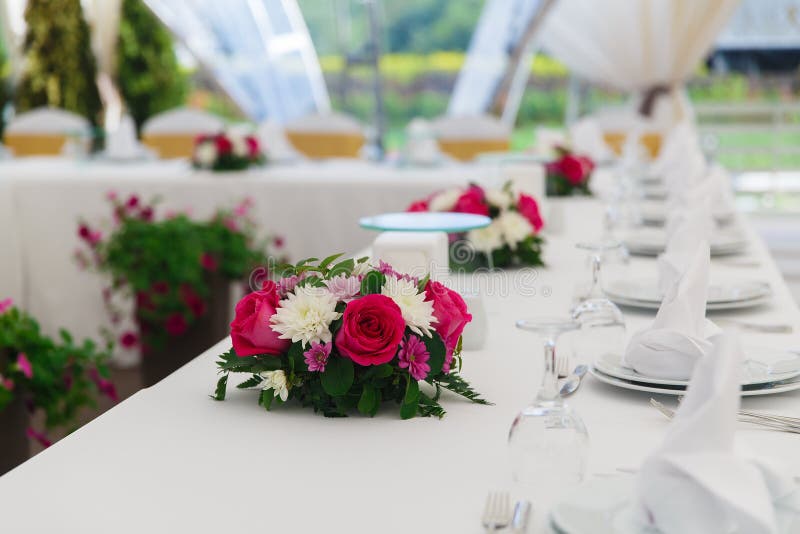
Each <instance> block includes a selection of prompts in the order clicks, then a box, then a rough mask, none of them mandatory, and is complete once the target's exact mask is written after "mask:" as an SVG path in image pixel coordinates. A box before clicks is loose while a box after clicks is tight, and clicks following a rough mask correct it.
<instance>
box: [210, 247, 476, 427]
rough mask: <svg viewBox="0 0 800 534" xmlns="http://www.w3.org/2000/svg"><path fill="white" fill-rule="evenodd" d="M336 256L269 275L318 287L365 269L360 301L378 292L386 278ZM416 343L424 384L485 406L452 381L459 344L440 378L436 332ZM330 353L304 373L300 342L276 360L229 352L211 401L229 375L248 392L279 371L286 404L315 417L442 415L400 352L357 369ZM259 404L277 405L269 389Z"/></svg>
mask: <svg viewBox="0 0 800 534" xmlns="http://www.w3.org/2000/svg"><path fill="white" fill-rule="evenodd" d="M340 256H341V254H336V255H333V256H329V257H327V258H325V259H323V260H322V261H318V260H317V259H316V258H309V259H306V260H302V261H299V262H297V263H296V264H294V265H292V264H288V263H285V264H281V265H277V266H275V267H274V269H272V273H273V275H278V276H281V277H290V276H298V275H305V276H307V278H305V279H304V280H302V281H300V282H299V283H298V285H301V284H306V285H307V284H313V285H315V286H322V285H323V281H324V280H328V279H330V278H332V277H334V276H338V275H340V274H344V275H346V276H356V274H354V271H355V270H356V269H358V271H357V272H359V273H363V272H364V270H365V269H368V270H367V272H366V273H364V277H363V280H362V285H361V292H362V296H363V295H366V294H374V293H376V292H379V291H380V287H381V286H382V285H383V283H384V282H385V278H386V275H384V274H382V273H380V272H378V271H377V270H375V269H374V268H372V267H370V266H368V265H366V262H367V260H368V258H359V259H357V260H354V259H345V260H341V261H337V260H339V258H340ZM419 287H420V289H419V290H420V291H422V289H421V288H422V287H424V286H423V281H420V285H419ZM336 310H337V311H338V312H340V313H341V312H344V311H345V305H344V304H343V303H339V306H337V308H336ZM340 327H341V319H338V320H336V321H333V323H331V325H330V331H331V334H332V336H333V338H334V339H335V338H336V335H337V332H338V331H339V328H340ZM405 335H406V336H409V335H412V332H411V330H410V329H408V328H406V332H405ZM420 337H421V339H422V340H423V342H424V343H425V347H426V348H427V350H428V354H429V359H428V365H429V366H430V371H429V373H428V375H427V377H426V378H425V381H426V382H427V383H429V384H431V385H432V386H433V387H434V388H436V389H437V390H438V389H441V388H444V389H449V390H451V391H454V392H455V393H458V394H459V395H462V396H464V397H466V398H467V399H469V400H471V401H473V402H476V403H480V404H487V402H486V401H485V400H483V399H481V398H480V396H479V395H478V394H477V393H476V392H475V391H474V390H472V389H471V388H470V387H469V385H468V384H467V382H466V381H464V380H463V379H462V378H460V377H458V376H457V373H458V372H459V370H460V364H461V356H460V353H461V344H460V343H459V344H458V346H457V347H456V349H455V351H454V354H453V365H451V370H450V372H449V373H445V372H444V371H443V370H442V367H443V364H444V360H445V355H446V349H445V344H444V341H443V340H442V338H441V337H440V336H439V334H438V333H435V332H434V333H433V336H432V337H428V336H420ZM329 343H331V342H329ZM330 348H331V350H330V355H329V357H328V359H327V362H326V363H325V369H324V370H322V371H320V372H317V371H311V370H309V368H308V366H307V365H306V363H305V360H304V356H303V353H304V351H305V350H307V349H308V346H305V347H304V346H303V345H302V343H301V342H299V341H298V342H295V343H292V344H291V345H290V347H289V349H288V350H287V351H286V352H285V353H283V354H281V355H279V356H275V355H268V354H264V355H255V356H246V357H242V358H240V357H238V356H237V355H236V352H235V350H234V349H231V350H229V351H228V352H226V353H225V354H222V355H221V356H220V359H219V361H218V362H217V367H218V369H219V372H220V373H222V375H223V376H222V378H220V379H219V381H218V383H217V388H216V390H215V393H214V394H213V395H211V396H212V397H213V398H215V399H217V400H224V399H225V394H226V388H227V376H228V374H229V373H245V374H248V375H249V376H248V378H247V379H245V380H244V381H243V382H242V383H240V384H239V387H240V388H251V387H258V386H259V384H260V383H261V377H260V376H259V373H261V372H263V371H279V372H282V373H283V374H284V377H285V379H286V384H287V388H288V390H289V392H288V398H287V400H288V399H295V400H296V401H298V402H299V403H300V404H302V405H303V406H307V407H311V408H313V409H314V411H315V412H318V413H321V414H323V415H324V416H326V417H345V416H347V415H348V414H349V413H351V412H353V411H355V410H357V411H358V412H359V413H361V414H362V415H365V416H368V417H372V416H374V415H375V414H377V413H378V410H379V409H380V406H381V404H382V403H385V402H390V401H391V402H394V403H395V404H397V405H399V407H400V410H399V411H400V417H401V418H402V419H409V418H411V417H414V416H417V415H420V416H424V417H431V416H434V417H442V416H443V415H444V413H445V412H444V409H443V408H442V407H441V406H440V405H439V403H438V402H437V398H432V397H430V396H428V395H426V394H425V393H424V392H423V391H421V390H420V384H419V382H418V381H417V380H416V379H414V378H413V377H412V376H411V375H410V373H409V371H408V369H403V368H401V367H400V366H399V365H398V364H399V357H398V355H397V351H399V346H398V347H397V349H396V351H395V355H394V357H393V358H392V359H391V360H390V361H389V362H388V363H382V364H379V365H368V366H362V365H359V364H357V363H355V362H354V361H353V360H351V359H350V358H348V357H346V356H344V355H342V354H340V353H339V351H338V348H337V346H336V344H335V343H334V344H333V346H332V347H330ZM258 402H259V405H261V406H264V407H265V408H266V409H269V408H270V407H271V405H272V403H273V402H276V401H274V392H273V391H272V390H271V389H269V390H266V391H262V392H261V393H260V395H259V401H258ZM277 402H279V403H280V402H282V401H280V400H279V401H277Z"/></svg>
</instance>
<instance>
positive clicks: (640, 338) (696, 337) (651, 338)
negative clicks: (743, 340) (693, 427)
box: [625, 241, 719, 380]
mask: <svg viewBox="0 0 800 534" xmlns="http://www.w3.org/2000/svg"><path fill="white" fill-rule="evenodd" d="M710 263H711V254H710V249H709V246H708V243H707V242H705V241H704V242H702V243H700V245H699V246H698V247H697V249H696V250H695V252H694V255H693V256H692V260H691V261H690V262H689V265H688V267H687V268H686V270H685V271H684V272H683V274H682V275H681V277H680V278H679V279H678V280H676V282H675V283H674V284H673V285H672V287H671V288H670V289H669V291H668V292H667V293H666V295H665V296H664V299H663V300H662V301H661V306H660V307H659V309H658V313H657V314H656V318H655V320H654V321H653V324H652V326H650V327H649V328H646V329H644V330H641V331H640V332H637V333H636V334H634V335H633V337H632V338H631V340H630V342H629V343H628V347H627V348H626V350H625V364H626V365H627V366H628V367H631V368H633V369H634V370H635V371H636V372H638V373H641V374H643V375H646V376H650V377H653V378H663V379H669V380H688V379H689V377H690V376H691V375H692V370H693V369H694V367H695V365H696V364H697V362H698V360H700V359H702V358H703V356H704V355H705V354H707V353H708V351H709V350H711V345H712V344H711V341H709V339H708V338H709V337H712V336H714V335H716V334H717V333H719V329H718V328H717V327H716V325H714V323H712V322H711V321H707V320H706V319H705V314H706V298H707V292H708V270H709V265H710Z"/></svg>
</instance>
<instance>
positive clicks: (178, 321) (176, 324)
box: [164, 313, 189, 336]
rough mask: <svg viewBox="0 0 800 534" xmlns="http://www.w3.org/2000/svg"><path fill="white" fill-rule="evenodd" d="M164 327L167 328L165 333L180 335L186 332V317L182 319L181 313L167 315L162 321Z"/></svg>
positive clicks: (187, 326)
mask: <svg viewBox="0 0 800 534" xmlns="http://www.w3.org/2000/svg"><path fill="white" fill-rule="evenodd" d="M164 328H166V329H167V333H168V334H169V335H171V336H180V335H183V334H184V333H186V330H187V329H188V328H189V325H188V324H186V319H184V317H183V314H181V313H173V314H172V315H170V316H169V317H167V322H166V323H164Z"/></svg>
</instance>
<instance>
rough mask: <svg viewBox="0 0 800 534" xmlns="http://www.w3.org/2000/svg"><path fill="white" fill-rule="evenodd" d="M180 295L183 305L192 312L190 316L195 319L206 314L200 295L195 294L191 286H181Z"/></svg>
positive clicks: (204, 304)
mask: <svg viewBox="0 0 800 534" xmlns="http://www.w3.org/2000/svg"><path fill="white" fill-rule="evenodd" d="M180 294H181V300H183V303H184V304H186V306H188V307H189V309H190V310H192V314H193V315H194V316H195V317H200V316H201V315H203V314H205V313H206V303H205V301H204V300H203V299H202V298H200V295H198V294H197V293H195V291H194V289H192V286H190V285H188V284H182V285H181V287H180Z"/></svg>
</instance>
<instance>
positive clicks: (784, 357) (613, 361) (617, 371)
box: [594, 346, 800, 387]
mask: <svg viewBox="0 0 800 534" xmlns="http://www.w3.org/2000/svg"><path fill="white" fill-rule="evenodd" d="M744 353H745V355H746V358H747V361H748V362H759V363H760V364H763V365H759V364H758V363H747V364H745V365H744V366H743V371H744V372H743V373H742V374H743V376H742V385H743V386H749V385H755V384H766V383H769V382H777V381H784V380H789V379H791V378H795V377H797V376H800V356H798V355H797V354H794V353H792V352H786V351H783V350H775V349H768V348H764V347H751V346H745V347H744ZM792 362H794V363H792ZM778 363H779V364H780V367H781V369H784V371H783V372H774V373H770V374H767V372H766V371H767V368H768V367H769V366H772V365H775V364H778ZM594 366H595V368H596V369H597V370H598V371H600V372H601V373H603V374H605V375H608V376H610V377H612V378H619V379H621V380H632V381H635V382H639V383H642V384H649V385H655V386H658V385H666V386H683V387H686V386H687V385H688V384H689V381H688V380H670V379H666V378H653V377H650V376H647V375H643V374H641V373H637V372H636V371H635V370H633V369H631V368H630V367H626V366H625V365H624V364H623V363H622V356H621V355H619V354H608V353H606V354H603V355H602V356H600V357H599V358H598V359H597V361H595V362H594ZM787 368H788V370H786V369H787Z"/></svg>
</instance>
